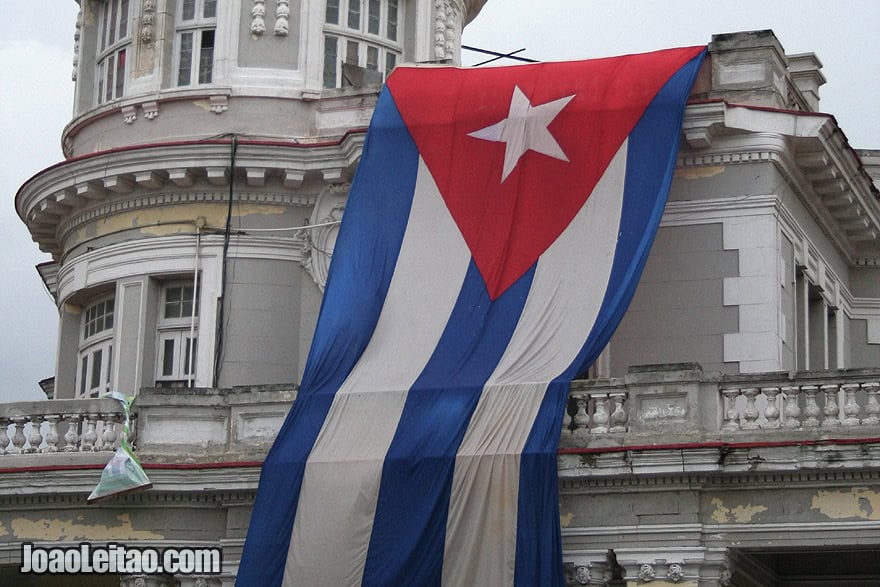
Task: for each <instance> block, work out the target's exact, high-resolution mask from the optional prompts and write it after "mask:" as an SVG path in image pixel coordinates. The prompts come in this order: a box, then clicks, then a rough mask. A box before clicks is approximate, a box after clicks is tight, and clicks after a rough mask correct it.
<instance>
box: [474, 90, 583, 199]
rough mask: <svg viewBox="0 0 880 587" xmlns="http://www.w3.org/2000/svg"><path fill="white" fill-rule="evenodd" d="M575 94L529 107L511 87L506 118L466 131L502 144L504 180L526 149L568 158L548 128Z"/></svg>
mask: <svg viewBox="0 0 880 587" xmlns="http://www.w3.org/2000/svg"><path fill="white" fill-rule="evenodd" d="M572 98H574V95H571V96H566V97H565V98H559V99H558V100H553V101H552V102H547V103H545V104H541V105H539V106H532V103H531V101H530V100H529V99H528V98H527V97H526V95H525V94H524V93H523V91H522V90H521V89H519V86H514V88H513V96H511V98H510V111H509V112H508V113H507V118H505V119H504V120H502V121H501V122H496V123H495V124H493V125H491V126H487V127H486V128H482V129H480V130H477V131H474V132H472V133H469V134H468V136H469V137H474V138H476V139H483V140H486V141H495V142H500V143H505V144H506V147H505V150H504V170H503V171H502V173H501V181H502V182H503V181H504V180H505V179H507V176H508V175H510V172H511V171H513V169H514V168H515V167H516V165H517V163H519V160H520V158H521V157H522V156H523V155H524V154H525V152H526V151H529V150H532V151H536V152H538V153H543V154H544V155H548V156H550V157H553V158H554V159H559V160H561V161H568V157H566V155H565V152H563V150H562V147H560V146H559V143H558V142H556V138H554V136H553V135H552V134H551V133H550V130H549V129H548V128H547V127H548V126H550V123H551V122H553V119H554V118H556V116H557V115H558V114H559V113H560V112H561V111H562V109H563V108H565V106H566V104H568V103H569V102H570V101H571V99H572Z"/></svg>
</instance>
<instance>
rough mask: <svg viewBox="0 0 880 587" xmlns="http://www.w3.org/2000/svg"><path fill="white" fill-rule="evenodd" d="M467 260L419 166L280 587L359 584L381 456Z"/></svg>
mask: <svg viewBox="0 0 880 587" xmlns="http://www.w3.org/2000/svg"><path fill="white" fill-rule="evenodd" d="M470 258H471V255H470V251H469V250H468V248H467V245H466V244H465V242H464V239H463V238H462V236H461V233H460V231H459V230H458V227H457V226H456V224H455V222H454V221H453V220H452V217H451V215H450V214H449V211H448V209H447V208H446V205H445V204H444V202H443V198H442V197H441V196H440V193H439V191H438V189H437V186H436V184H435V183H434V180H433V178H432V177H431V174H430V172H429V171H428V169H427V167H426V166H425V165H424V163H423V162H422V160H421V159H419V170H418V175H417V178H416V187H415V195H414V196H413V204H412V209H411V211H410V215H409V220H408V223H407V227H406V232H405V234H404V237H403V242H402V244H401V249H400V255H399V257H398V260H397V265H396V267H395V270H394V275H393V277H392V279H391V284H390V285H389V288H388V293H387V295H386V297H385V302H384V305H383V306H382V312H381V314H380V316H379V321H378V323H377V324H376V329H375V331H374V333H373V336H372V338H371V339H370V343H369V344H368V345H367V348H366V349H365V350H364V354H363V355H362V356H361V358H360V359H359V360H358V363H357V364H356V365H355V367H354V369H353V370H352V372H351V374H349V376H348V378H347V379H346V380H345V382H344V383H343V384H342V387H341V388H340V389H339V391H338V392H337V393H336V396H335V397H334V399H333V403H332V405H331V407H330V411H329V412H328V414H327V418H326V419H325V421H324V424H323V427H322V429H321V432H320V434H319V435H318V438H317V440H316V441H315V446H314V447H313V448H312V452H311V454H310V455H309V459H308V462H307V464H306V469H305V474H304V477H303V482H302V489H301V492H300V498H299V504H298V507H297V512H296V519H295V521H294V526H293V534H292V538H291V541H290V549H289V551H288V555H287V566H286V568H285V573H284V585H296V586H305V585H345V586H348V585H360V584H361V580H362V576H363V570H364V565H365V561H366V557H367V548H368V546H369V543H370V533H371V531H372V527H373V517H374V515H375V512H376V502H377V499H378V495H379V483H380V481H381V476H382V465H383V462H384V459H385V455H386V453H387V452H388V447H389V446H390V444H391V440H392V438H393V437H394V433H395V431H396V429H397V424H398V421H399V419H400V414H401V412H402V410H403V405H404V402H405V401H406V395H407V392H408V391H409V388H410V386H412V384H413V383H414V382H415V380H416V379H417V378H418V376H419V374H420V373H421V372H422V370H423V369H424V366H425V364H426V363H427V362H428V359H430V357H431V354H432V353H433V351H434V348H435V347H436V345H437V342H438V341H439V340H440V336H441V335H442V333H443V330H444V328H445V327H446V323H447V321H448V320H449V316H450V314H451V312H452V308H453V307H454V305H455V302H456V300H457V298H458V294H459V290H460V289H461V284H462V282H463V281H464V276H465V273H466V271H467V268H468V265H469V263H470ZM340 556H342V560H341V559H340Z"/></svg>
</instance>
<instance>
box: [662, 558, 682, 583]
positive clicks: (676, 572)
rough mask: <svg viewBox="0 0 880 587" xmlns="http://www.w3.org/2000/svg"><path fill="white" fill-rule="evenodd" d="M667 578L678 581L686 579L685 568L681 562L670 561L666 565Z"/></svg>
mask: <svg viewBox="0 0 880 587" xmlns="http://www.w3.org/2000/svg"><path fill="white" fill-rule="evenodd" d="M666 579H667V580H668V581H672V582H673V583H678V582H679V581H681V580H682V579H684V568H683V567H682V566H681V565H680V564H679V563H670V564H669V566H667V567H666Z"/></svg>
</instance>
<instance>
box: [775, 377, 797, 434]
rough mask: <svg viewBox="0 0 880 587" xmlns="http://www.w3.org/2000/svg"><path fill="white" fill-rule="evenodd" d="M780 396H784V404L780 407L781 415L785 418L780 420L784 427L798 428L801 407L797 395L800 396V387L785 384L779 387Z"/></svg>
mask: <svg viewBox="0 0 880 587" xmlns="http://www.w3.org/2000/svg"><path fill="white" fill-rule="evenodd" d="M780 390H781V391H782V396H783V398H785V405H784V406H783V408H782V415H783V416H785V419H784V420H783V421H782V426H783V427H784V428H800V427H801V420H800V417H801V408H800V406H799V405H798V397H799V396H800V392H801V390H800V388H798V387H797V386H786V387H782V388H780Z"/></svg>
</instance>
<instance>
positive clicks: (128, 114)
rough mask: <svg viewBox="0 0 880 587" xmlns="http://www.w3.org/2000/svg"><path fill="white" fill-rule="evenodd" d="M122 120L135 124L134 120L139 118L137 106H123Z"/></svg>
mask: <svg viewBox="0 0 880 587" xmlns="http://www.w3.org/2000/svg"><path fill="white" fill-rule="evenodd" d="M121 112H122V120H123V121H124V122H125V124H134V121H135V120H137V108H136V107H134V106H123V107H122V110H121Z"/></svg>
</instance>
